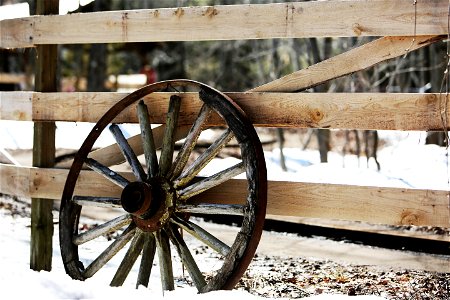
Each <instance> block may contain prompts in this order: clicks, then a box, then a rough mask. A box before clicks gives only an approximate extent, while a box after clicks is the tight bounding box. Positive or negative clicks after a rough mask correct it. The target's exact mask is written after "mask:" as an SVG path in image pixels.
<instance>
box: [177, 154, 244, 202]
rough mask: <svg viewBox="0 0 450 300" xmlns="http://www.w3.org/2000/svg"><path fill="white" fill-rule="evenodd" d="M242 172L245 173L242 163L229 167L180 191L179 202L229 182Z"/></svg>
mask: <svg viewBox="0 0 450 300" xmlns="http://www.w3.org/2000/svg"><path fill="white" fill-rule="evenodd" d="M242 172H245V166H244V163H242V162H240V163H238V164H236V165H234V166H232V167H229V168H228V169H225V170H223V171H221V172H219V173H217V174H214V175H212V176H211V177H207V178H205V179H203V180H200V181H199V182H196V183H194V184H192V185H190V186H188V187H186V188H184V189H182V190H181V191H180V192H179V195H180V200H182V201H183V200H186V199H189V198H191V197H192V196H195V195H197V194H200V193H202V192H204V191H206V190H208V189H210V188H213V187H215V186H217V185H219V184H221V183H224V182H225V181H228V180H230V179H231V178H233V177H235V176H237V175H239V174H241V173H242Z"/></svg>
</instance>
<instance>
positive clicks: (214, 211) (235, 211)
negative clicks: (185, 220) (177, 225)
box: [177, 203, 245, 216]
mask: <svg viewBox="0 0 450 300" xmlns="http://www.w3.org/2000/svg"><path fill="white" fill-rule="evenodd" d="M244 207H245V206H243V205H238V204H208V203H204V204H179V205H177V211H178V212H181V213H191V214H206V215H235V216H242V215H243V214H244Z"/></svg>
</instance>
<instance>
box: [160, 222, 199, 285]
mask: <svg viewBox="0 0 450 300" xmlns="http://www.w3.org/2000/svg"><path fill="white" fill-rule="evenodd" d="M167 227H168V234H169V237H170V240H171V241H172V243H173V244H174V246H175V249H177V252H178V255H179V256H180V257H181V260H182V261H183V264H184V265H185V266H186V269H187V271H188V273H189V275H190V276H191V279H192V281H193V282H194V284H195V286H196V287H197V290H198V291H199V292H202V291H203V288H204V287H205V285H206V281H205V278H204V277H203V274H202V272H200V269H199V268H198V265H197V263H196V262H195V260H194V258H193V257H192V254H191V252H190V251H189V248H188V247H187V245H186V243H185V242H184V240H183V238H182V237H181V235H180V233H179V232H178V231H177V230H176V229H174V228H172V227H171V226H167Z"/></svg>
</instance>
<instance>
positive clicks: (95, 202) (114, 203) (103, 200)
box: [72, 196, 122, 208]
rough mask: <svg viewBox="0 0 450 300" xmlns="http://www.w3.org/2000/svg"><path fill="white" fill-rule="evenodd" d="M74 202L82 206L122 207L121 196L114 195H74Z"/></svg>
mask: <svg viewBox="0 0 450 300" xmlns="http://www.w3.org/2000/svg"><path fill="white" fill-rule="evenodd" d="M72 201H73V203H75V204H78V205H81V206H95V207H105V208H120V207H122V205H121V201H120V198H112V197H91V196H73V198H72Z"/></svg>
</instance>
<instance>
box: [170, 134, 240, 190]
mask: <svg viewBox="0 0 450 300" xmlns="http://www.w3.org/2000/svg"><path fill="white" fill-rule="evenodd" d="M233 137H234V134H233V132H232V131H231V130H230V129H227V130H226V131H225V132H224V133H223V134H222V135H221V136H220V137H219V138H218V139H217V140H216V141H215V142H214V143H213V144H212V145H211V146H209V148H208V149H206V151H205V152H203V153H202V154H201V155H200V156H199V157H198V158H197V159H196V160H195V161H194V162H193V163H192V165H190V166H189V167H188V168H187V169H185V170H184V171H183V172H182V173H181V175H180V176H179V178H178V179H177V180H176V181H175V187H182V186H185V185H186V184H188V183H189V182H190V181H191V180H192V179H193V178H194V177H195V176H196V175H197V174H198V173H199V172H200V171H201V170H202V169H203V168H204V167H205V166H206V165H207V164H208V163H209V162H210V161H211V160H212V159H213V158H214V157H216V156H217V154H219V152H220V150H222V148H223V147H224V146H225V145H226V144H227V143H228V142H229V141H230V140H231V139H232V138H233Z"/></svg>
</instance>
